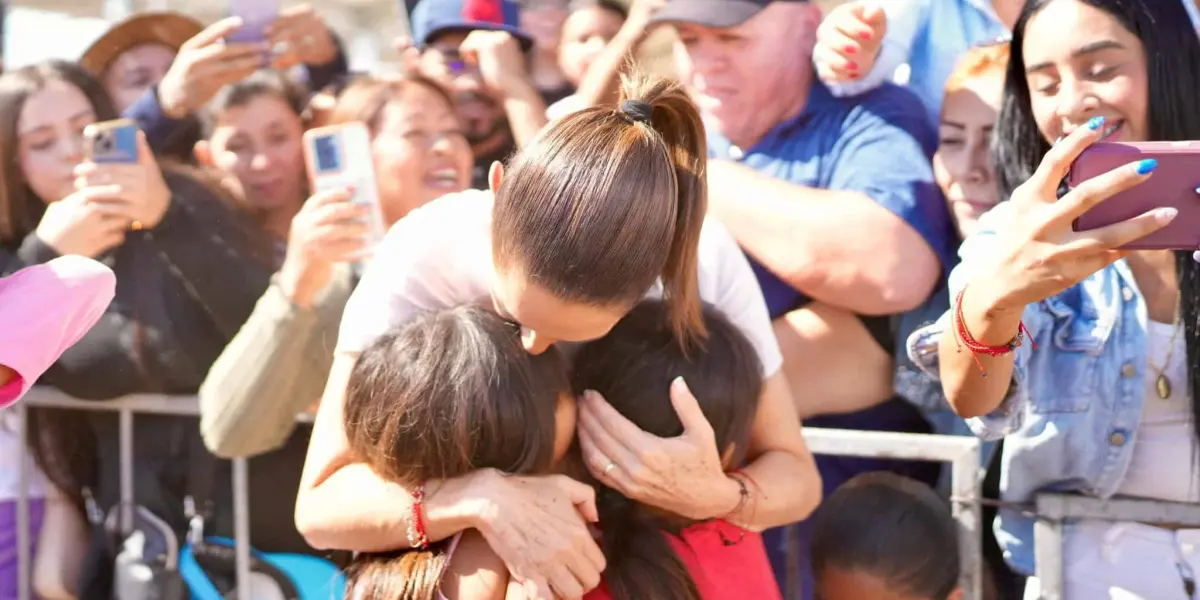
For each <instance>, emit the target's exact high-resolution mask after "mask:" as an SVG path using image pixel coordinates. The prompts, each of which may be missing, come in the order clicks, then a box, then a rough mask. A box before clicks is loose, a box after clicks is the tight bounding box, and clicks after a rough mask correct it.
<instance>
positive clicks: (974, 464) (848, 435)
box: [17, 387, 982, 600]
mask: <svg viewBox="0 0 1200 600" xmlns="http://www.w3.org/2000/svg"><path fill="white" fill-rule="evenodd" d="M26 407H41V408H63V409H73V410H86V411H106V412H116V413H117V414H118V415H119V427H120V429H119V431H120V433H119V435H120V461H121V467H120V477H121V485H120V490H121V506H123V507H131V506H132V505H133V504H132V503H133V500H134V498H133V444H134V439H133V417H134V415H135V414H138V413H141V414H167V415H179V416H199V414H200V408H199V401H198V399H197V398H195V397H188V396H162V395H134V396H127V397H124V398H120V399H117V400H108V401H83V400H78V399H75V398H72V397H70V396H68V395H66V394H63V393H62V392H59V391H57V390H53V389H49V388H43V387H35V388H34V389H32V390H30V392H29V394H28V395H27V396H26V397H25V399H24V400H23V401H22V403H20V404H18V405H17V410H18V411H19V413H18V414H19V418H18V421H19V422H20V435H21V442H22V444H23V445H24V446H25V447H28V445H27V443H26V442H27V441H28V437H27V436H28V431H27V427H26V424H25V418H24V417H25V408H26ZM297 418H298V420H301V421H310V420H311V417H310V416H308V415H301V416H299V417H297ZM804 437H805V440H806V441H807V443H808V446H809V448H810V449H811V451H812V452H813V453H814V454H830V455H839V456H857V457H866V458H891V459H900V460H927V461H937V462H944V463H950V465H951V468H952V478H951V482H952V483H951V485H952V498H951V500H952V508H953V515H954V518H955V519H956V520H957V521H958V522H959V525H960V534H959V535H960V539H959V542H960V545H961V547H962V585H963V588H964V590H965V591H966V596H965V600H978V599H979V598H981V595H980V593H981V577H980V574H981V570H980V565H981V561H982V547H981V542H980V539H981V538H980V530H981V516H980V511H979V500H980V498H981V497H982V477H981V476H980V473H981V469H980V465H979V452H980V442H979V440H977V439H975V438H969V437H958V436H942V435H921V434H907V433H888V432H876V431H848V430H840V429H821V428H815V427H806V428H805V429H804ZM232 462H233V502H234V541H235V548H236V560H237V590H238V600H249V591H250V588H249V585H245V583H246V582H248V581H249V577H250V521H249V518H250V516H249V502H250V498H249V488H248V473H247V464H246V459H244V458H243V459H235V460H233V461H232ZM21 464H22V468H21V473H20V486H21V490H20V495H19V497H18V502H17V544H18V546H19V547H18V555H17V556H18V569H19V571H20V579H19V599H20V600H31V598H32V590H31V582H30V580H29V579H30V571H31V569H30V565H31V564H32V563H31V561H32V558H33V557H31V556H30V554H29V547H30V541H31V535H32V534H31V531H30V523H29V498H28V489H27V487H28V486H27V484H28V482H29V473H28V468H27V467H26V466H25V465H26V464H27V463H26V461H22V463H21ZM123 516H124V515H123ZM123 520H124V522H126V523H129V522H131V521H130V520H127V519H123Z"/></svg>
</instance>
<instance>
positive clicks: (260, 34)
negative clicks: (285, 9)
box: [225, 0, 279, 43]
mask: <svg viewBox="0 0 1200 600" xmlns="http://www.w3.org/2000/svg"><path fill="white" fill-rule="evenodd" d="M229 16H231V17H241V18H242V23H243V25H242V26H241V27H240V28H238V30H237V31H235V32H233V33H231V34H229V35H228V36H227V37H226V38H225V39H226V41H229V42H237V43H258V42H265V41H266V40H267V27H268V26H270V25H271V23H274V22H275V18H276V17H278V16H279V0H229Z"/></svg>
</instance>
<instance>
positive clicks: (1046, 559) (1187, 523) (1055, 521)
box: [1033, 494, 1200, 600]
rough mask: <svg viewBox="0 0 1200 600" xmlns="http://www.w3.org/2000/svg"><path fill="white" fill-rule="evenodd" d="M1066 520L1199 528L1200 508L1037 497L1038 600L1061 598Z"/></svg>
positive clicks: (1155, 502)
mask: <svg viewBox="0 0 1200 600" xmlns="http://www.w3.org/2000/svg"><path fill="white" fill-rule="evenodd" d="M1068 519H1093V520H1098V521H1134V522H1138V523H1164V524H1171V525H1175V526H1180V527H1200V505H1197V504H1183V503H1179V502H1164V501H1162V500H1132V499H1124V498H1122V499H1114V500H1101V499H1099V498H1089V497H1087V496H1078V495H1073V494H1039V495H1038V498H1037V521H1036V522H1035V523H1034V525H1033V549H1034V555H1035V556H1036V557H1037V558H1036V566H1035V568H1036V569H1037V578H1038V583H1039V584H1040V586H1041V596H1040V597H1041V600H1062V598H1063V579H1064V578H1063V554H1062V553H1063V525H1064V524H1065V522H1066V521H1067V520H1068Z"/></svg>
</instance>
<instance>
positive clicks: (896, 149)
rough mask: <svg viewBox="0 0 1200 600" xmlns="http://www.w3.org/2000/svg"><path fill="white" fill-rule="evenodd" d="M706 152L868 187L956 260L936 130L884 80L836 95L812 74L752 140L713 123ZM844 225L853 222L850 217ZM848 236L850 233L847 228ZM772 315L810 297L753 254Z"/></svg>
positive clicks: (788, 177)
mask: <svg viewBox="0 0 1200 600" xmlns="http://www.w3.org/2000/svg"><path fill="white" fill-rule="evenodd" d="M708 148H709V156H712V157H714V158H726V159H731V160H735V161H737V162H740V163H742V164H743V165H745V166H747V167H750V168H751V169H754V170H755V171H758V172H759V173H763V174H765V175H770V176H772V177H775V178H777V179H782V180H783V181H787V182H789V183H794V184H796V185H802V186H806V187H812V188H820V189H827V190H847V191H854V192H861V193H863V194H866V195H867V196H868V197H870V198H871V199H872V200H874V201H875V202H876V203H878V204H879V205H880V206H883V207H884V208H886V209H888V210H890V211H892V212H893V213H895V214H896V216H898V217H900V218H901V219H903V220H904V222H905V223H908V224H909V225H910V226H911V227H912V228H913V229H914V230H916V231H917V232H918V233H920V234H921V237H922V238H924V239H925V241H926V242H927V243H928V244H929V246H930V247H931V248H933V251H934V252H935V253H936V254H937V256H938V257H939V258H940V259H941V261H942V264H943V266H944V267H945V271H946V272H949V270H950V268H951V267H953V266H954V264H956V263H957V261H958V259H957V257H956V256H955V254H954V252H955V247H956V246H957V241H956V240H957V238H956V237H955V234H954V230H953V226H952V223H951V221H950V214H949V212H948V211H947V209H946V202H945V200H944V199H943V198H942V194H941V191H939V190H938V187H937V184H936V182H935V181H934V179H933V167H932V166H931V163H930V159H931V157H932V156H933V152H934V150H935V149H936V148H937V134H936V132H935V131H934V129H933V126H932V125H931V124H930V123H929V122H928V120H927V118H926V112H925V107H924V106H922V105H921V102H920V100H918V99H917V97H916V96H915V95H914V94H913V93H912V92H910V91H908V90H905V89H903V88H900V87H898V86H895V85H892V84H884V85H882V86H880V87H878V88H876V89H874V90H872V91H870V92H868V93H866V94H863V95H861V96H858V97H855V98H838V97H835V96H834V95H833V94H832V93H830V91H829V88H827V87H825V85H824V84H822V83H820V82H819V81H814V83H813V88H812V92H811V93H810V94H809V98H808V105H807V106H805V108H804V111H803V112H802V113H800V114H799V115H798V116H796V117H794V118H792V119H790V120H788V121H785V122H783V123H781V124H780V125H778V126H776V127H775V128H774V129H772V130H771V131H770V132H768V133H767V135H766V136H764V137H763V139H762V140H761V141H759V142H758V143H757V144H755V145H754V146H753V147H751V148H738V147H737V146H734V145H733V144H732V143H731V142H730V141H729V140H728V139H726V138H725V137H724V136H722V135H720V134H719V133H717V132H716V131H714V130H712V129H711V128H710V129H709V131H708ZM844 227H846V228H847V231H849V230H852V229H853V228H854V227H855V224H854V223H846V224H845V225H844ZM847 238H849V236H847ZM750 263H751V265H752V266H753V267H754V272H755V274H756V275H757V276H758V282H759V285H760V286H761V287H762V291H763V296H765V297H766V300H767V308H768V309H769V310H770V312H771V318H772V319H774V318H776V317H779V316H781V315H784V314H786V313H788V312H789V311H791V310H794V309H796V308H798V307H800V306H803V305H804V304H805V303H807V301H808V298H807V297H806V296H805V295H804V294H802V293H800V292H799V291H798V290H796V289H794V288H792V287H791V286H790V285H788V284H787V283H786V282H784V281H783V280H782V279H780V278H779V277H776V276H775V274H774V273H771V272H770V271H768V270H767V269H766V268H764V267H763V266H762V265H760V264H758V262H757V261H755V260H754V259H753V258H751V259H750Z"/></svg>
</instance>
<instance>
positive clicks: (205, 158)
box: [192, 140, 213, 167]
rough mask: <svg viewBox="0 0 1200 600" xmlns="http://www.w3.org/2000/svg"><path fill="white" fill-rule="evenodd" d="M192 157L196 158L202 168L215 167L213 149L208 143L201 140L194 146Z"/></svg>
mask: <svg viewBox="0 0 1200 600" xmlns="http://www.w3.org/2000/svg"><path fill="white" fill-rule="evenodd" d="M192 156H195V157H196V162H197V163H198V164H200V165H201V166H205V167H211V166H213V159H212V149H211V148H210V147H209V145H208V141H206V140H200V141H198V142H196V145H195V146H192Z"/></svg>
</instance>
